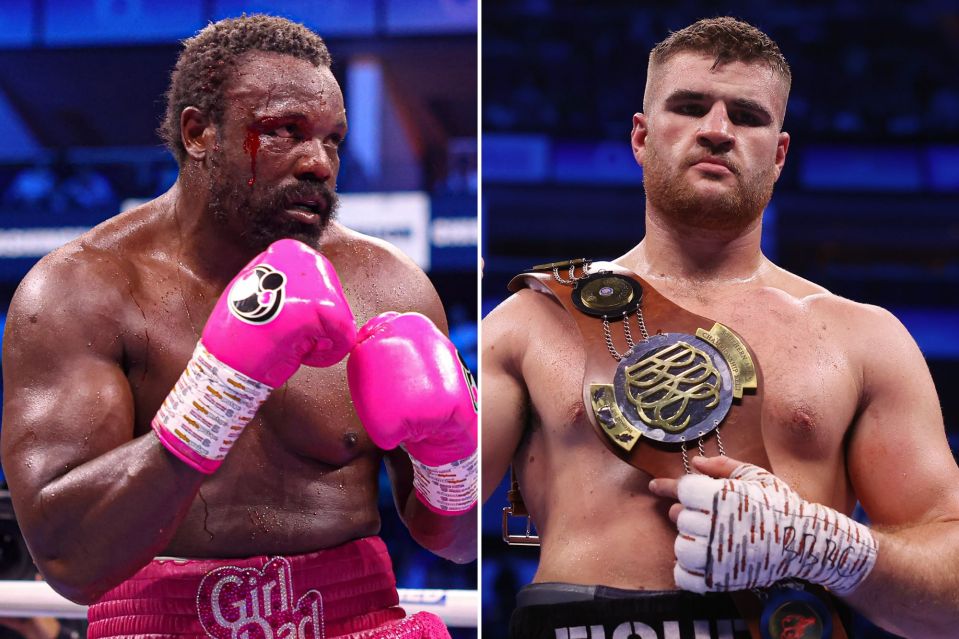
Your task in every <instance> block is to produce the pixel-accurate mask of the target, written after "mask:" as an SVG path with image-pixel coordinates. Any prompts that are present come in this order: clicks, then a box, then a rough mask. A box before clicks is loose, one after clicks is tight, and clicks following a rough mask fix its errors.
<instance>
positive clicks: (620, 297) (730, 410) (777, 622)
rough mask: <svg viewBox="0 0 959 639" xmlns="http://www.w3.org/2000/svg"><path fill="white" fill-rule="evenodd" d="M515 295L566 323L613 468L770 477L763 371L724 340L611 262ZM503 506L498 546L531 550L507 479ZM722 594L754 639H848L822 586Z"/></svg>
mask: <svg viewBox="0 0 959 639" xmlns="http://www.w3.org/2000/svg"><path fill="white" fill-rule="evenodd" d="M521 288H531V289H533V290H536V291H539V292H541V293H545V294H547V295H550V296H552V297H553V298H555V299H556V300H557V301H558V302H559V303H560V304H561V305H562V306H563V308H564V309H566V311H567V312H568V313H569V314H570V315H571V316H572V317H573V319H574V320H575V322H576V326H577V328H578V329H579V332H580V334H581V336H582V339H583V345H584V347H585V350H586V367H585V371H584V376H583V401H584V403H585V405H586V406H587V407H588V408H589V410H587V411H586V413H587V415H588V416H589V421H590V423H591V424H592V425H593V429H594V430H595V432H596V434H597V435H598V436H599V438H600V440H601V441H602V442H603V444H604V445H605V446H606V447H607V448H608V449H609V450H610V451H612V452H613V453H614V454H616V455H617V456H618V457H619V458H620V459H622V460H624V461H625V462H627V463H628V464H630V465H631V466H634V467H635V468H638V469H640V470H642V471H644V472H646V473H648V474H649V475H650V476H652V477H672V478H678V477H681V476H682V475H683V474H685V473H689V472H690V465H689V457H688V450H689V449H690V448H691V447H695V448H696V449H697V451H698V453H699V454H700V455H725V454H726V448H729V449H730V450H731V451H732V453H733V455H734V456H735V457H736V458H737V459H740V460H742V461H745V462H749V463H752V464H755V465H757V466H760V467H763V468H766V469H767V470H770V471H772V468H771V465H770V463H769V459H768V457H767V455H766V448H765V446H764V444H763V435H762V400H763V379H762V370H761V369H760V367H759V361H758V360H757V358H756V356H755V354H754V353H753V351H752V349H750V348H749V345H748V344H746V342H745V340H743V339H742V337H740V336H739V335H738V334H737V333H736V332H735V331H734V330H732V329H731V328H729V327H728V326H725V325H723V324H721V323H719V322H715V321H713V320H710V319H707V318H705V317H702V316H700V315H696V314H695V313H691V312H689V311H687V310H686V309H684V308H682V307H680V306H678V305H677V304H675V303H673V302H671V301H670V300H668V299H666V298H665V297H663V296H662V295H661V294H660V293H659V292H657V291H656V289H654V288H653V287H652V286H651V285H650V284H649V283H648V282H646V281H645V280H643V279H642V278H640V277H639V276H637V275H636V274H634V273H632V272H630V271H628V270H627V269H625V268H622V267H621V266H618V265H616V264H613V263H610V262H594V263H590V262H589V261H587V260H585V259H577V260H569V261H565V262H553V263H550V264H541V265H538V266H534V267H533V268H532V269H531V272H527V273H521V274H519V275H517V276H516V277H514V278H513V279H512V280H511V281H510V283H509V290H510V291H512V292H516V291H518V290H520V289H521ZM631 324H633V325H635V327H636V328H635V332H634V329H633V328H632V327H631ZM720 430H722V432H723V433H726V439H725V442H726V443H725V445H724V439H723V437H722V436H721V435H720ZM509 501H510V506H509V507H507V508H505V509H504V514H503V531H504V532H503V538H504V540H506V541H507V542H508V543H511V544H519V545H537V544H538V543H539V538H538V537H537V536H535V535H534V534H532V532H531V531H532V522H531V519H530V517H529V513H528V511H527V510H526V508H525V505H524V504H523V501H522V496H521V494H520V492H519V484H518V482H517V481H516V479H515V477H514V478H513V479H512V486H511V490H510V494H509ZM509 516H521V517H526V519H527V523H526V533H525V535H522V534H520V535H513V534H510V533H509V530H508V525H507V524H508V519H509ZM730 594H731V595H732V596H733V599H734V601H735V603H736V607H737V608H738V609H739V611H740V613H741V614H742V616H743V618H744V619H745V620H746V621H747V625H748V626H749V630H750V634H751V635H752V636H753V637H755V638H757V639H759V638H760V637H761V638H762V639H798V638H804V639H845V637H846V634H845V631H844V629H843V625H842V623H841V621H840V620H839V617H838V615H837V613H836V611H835V609H834V607H833V606H832V605H831V601H830V598H829V595H828V594H827V593H826V591H825V589H823V588H822V587H820V586H814V585H811V584H807V583H801V582H799V583H796V584H792V583H786V584H777V585H776V586H775V587H772V588H769V589H765V590H762V591H758V592H755V593H754V592H750V591H739V592H733V593H730ZM796 624H799V625H796ZM800 625H801V626H802V627H801V628H800V627H799V626H800Z"/></svg>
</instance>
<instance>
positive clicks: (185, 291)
mask: <svg viewBox="0 0 959 639" xmlns="http://www.w3.org/2000/svg"><path fill="white" fill-rule="evenodd" d="M130 295H131V301H132V302H133V304H132V305H131V307H130V309H129V310H128V313H127V316H128V317H127V322H126V323H127V325H128V327H129V330H128V331H127V332H126V333H125V335H123V336H122V339H123V343H124V359H123V366H124V371H125V373H126V375H127V379H128V380H129V382H130V389H131V392H132V394H133V399H134V405H135V429H136V434H138V435H139V434H143V433H146V432H148V431H149V429H150V421H151V420H152V418H153V416H154V414H155V413H156V411H157V410H158V409H159V407H160V405H161V403H162V402H163V400H164V399H165V397H166V396H167V394H168V393H169V391H170V389H171V388H172V387H173V385H174V384H175V383H176V380H177V379H178V378H179V376H180V374H181V373H182V372H183V369H184V367H185V365H186V363H187V361H188V360H189V359H190V357H191V355H192V353H193V350H194V348H195V346H196V343H197V341H198V340H199V336H200V334H201V333H202V331H203V326H204V325H205V323H206V319H207V317H208V316H209V314H210V312H211V311H212V309H213V306H214V304H215V303H216V300H217V298H218V296H219V291H215V290H210V289H209V287H205V286H203V285H202V284H200V283H197V282H192V281H184V280H183V279H182V278H179V279H178V278H176V277H153V278H152V279H151V286H150V287H139V288H137V289H133V290H131V292H130ZM351 302H353V300H351ZM355 304H356V305H355V306H354V307H353V308H354V309H355V310H354V312H355V314H356V315H357V316H358V319H365V316H366V314H367V313H368V312H369V311H370V310H371V309H370V308H369V304H368V303H366V301H365V300H364V299H357V300H356V302H355ZM236 347H237V348H243V344H237V345H236ZM250 430H251V431H253V432H252V433H251V434H250V436H245V437H243V438H241V439H240V441H239V442H238V443H237V448H236V449H235V450H234V452H233V453H232V454H231V458H232V457H235V456H238V455H239V456H244V457H247V456H248V457H249V458H250V461H251V462H254V463H255V462H256V461H258V460H260V461H262V460H269V461H271V462H275V461H277V460H280V459H283V458H290V459H293V458H308V459H312V460H315V461H318V462H321V463H322V464H325V465H330V466H334V467H341V466H345V465H347V464H349V463H350V462H351V461H353V460H354V459H356V458H357V457H360V456H366V455H371V454H374V453H375V452H376V449H375V447H374V446H373V445H372V443H371V442H370V440H369V438H368V436H367V435H366V432H365V431H364V429H363V427H362V425H361V424H360V422H359V420H358V419H357V417H356V413H355V411H354V409H353V405H352V402H351V400H350V393H349V388H348V385H347V382H346V363H345V360H344V361H342V362H340V363H339V364H336V365H334V366H332V367H329V368H311V367H306V366H304V367H301V368H300V370H299V371H297V372H296V373H295V374H294V375H293V377H292V378H290V380H289V381H288V382H287V383H286V384H284V385H283V386H281V387H280V388H278V389H276V390H274V391H273V393H272V394H271V395H270V397H269V399H267V401H266V403H265V404H264V405H263V406H262V407H261V408H260V410H259V411H258V412H257V415H256V417H255V418H254V420H253V422H252V423H251V424H250Z"/></svg>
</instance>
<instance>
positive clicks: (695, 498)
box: [674, 464, 878, 595]
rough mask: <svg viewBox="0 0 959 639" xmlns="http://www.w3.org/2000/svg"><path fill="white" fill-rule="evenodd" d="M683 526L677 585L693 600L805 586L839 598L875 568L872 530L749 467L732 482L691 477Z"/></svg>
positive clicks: (685, 483) (684, 481)
mask: <svg viewBox="0 0 959 639" xmlns="http://www.w3.org/2000/svg"><path fill="white" fill-rule="evenodd" d="M679 501H680V503H682V504H683V506H684V508H683V510H682V512H681V513H680V515H679V520H678V522H677V525H678V528H679V536H678V537H677V538H676V558H677V563H676V569H675V571H674V576H675V578H676V585H677V586H679V587H680V588H682V589H683V590H691V591H693V592H699V593H703V592H719V591H729V590H744V589H749V588H756V587H763V586H769V585H772V584H773V583H775V582H777V581H779V580H780V579H786V578H799V579H805V580H807V581H811V582H814V583H818V584H821V585H823V586H826V587H827V588H829V589H830V590H832V591H833V592H834V593H836V594H838V595H846V594H849V593H850V592H852V591H853V590H855V588H856V587H857V586H858V585H859V583H860V582H861V581H862V580H863V579H864V578H865V577H866V575H868V574H869V571H870V570H872V567H873V565H874V564H875V562H876V553H877V550H878V546H877V544H876V540H875V539H874V538H873V536H872V533H871V532H870V531H869V529H868V528H867V527H866V526H863V525H862V524H859V523H857V522H855V521H853V520H852V519H850V518H849V517H847V516H845V515H843V514H842V513H839V512H837V511H835V510H833V509H832V508H828V507H826V506H823V505H821V504H813V503H810V502H808V501H805V500H803V499H802V498H801V497H799V496H798V495H797V494H796V493H794V492H793V491H792V489H791V488H790V487H789V486H788V485H787V484H786V483H785V482H783V481H782V480H780V479H779V478H777V477H776V476H775V475H773V474H771V473H769V472H767V471H765V470H763V469H762V468H759V467H758V466H753V465H751V464H743V465H742V466H740V467H739V468H737V469H736V470H735V471H733V473H732V475H731V476H730V478H729V479H713V478H711V477H707V476H705V475H686V476H685V477H683V478H681V479H680V480H679Z"/></svg>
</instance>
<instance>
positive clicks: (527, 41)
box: [482, 0, 959, 639]
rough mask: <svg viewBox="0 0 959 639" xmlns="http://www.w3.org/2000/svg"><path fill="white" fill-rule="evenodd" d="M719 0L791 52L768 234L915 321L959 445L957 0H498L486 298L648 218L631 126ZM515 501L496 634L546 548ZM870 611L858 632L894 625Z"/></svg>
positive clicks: (769, 245) (624, 241)
mask: <svg viewBox="0 0 959 639" xmlns="http://www.w3.org/2000/svg"><path fill="white" fill-rule="evenodd" d="M719 15H732V16H736V17H739V18H742V19H745V20H747V21H749V22H751V23H753V24H755V25H757V26H758V27H759V28H761V29H763V30H764V31H766V32H767V33H768V34H769V35H770V36H772V37H773V39H774V40H776V41H777V42H778V44H779V46H780V48H781V49H782V51H783V53H784V55H785V56H786V58H787V59H788V61H789V64H790V65H791V67H792V71H793V89H792V94H791V96H790V100H789V108H788V112H787V115H786V122H785V130H787V131H788V132H789V133H790V134H791V135H792V141H791V146H790V149H789V156H788V159H787V162H786V167H785V171H784V173H783V175H782V178H781V179H780V180H779V183H778V185H777V187H776V192H775V195H774V196H773V200H772V203H771V204H770V206H769V209H768V210H767V211H766V217H765V224H766V230H765V237H764V251H765V252H766V254H767V255H768V256H769V257H770V258H771V259H772V260H773V261H775V262H777V263H778V264H780V265H782V266H783V267H785V268H786V269H788V270H791V271H793V272H795V273H798V274H799V275H802V276H803V277H806V278H809V279H811V280H813V281H814V282H817V283H819V284H822V285H824V286H826V287H827V288H828V289H830V290H831V291H833V292H835V293H837V294H839V295H843V296H846V297H849V298H852V299H855V300H858V301H862V302H868V303H873V304H878V305H880V306H884V307H886V308H888V309H890V310H891V311H893V312H894V313H895V314H896V315H897V316H898V317H899V319H900V320H901V321H903V323H905V325H906V326H907V327H908V328H909V330H910V332H911V333H912V334H913V336H914V337H915V338H916V340H917V341H918V343H919V346H920V347H921V348H922V350H923V352H924V354H925V356H926V359H927V361H928V363H929V366H930V368H931V369H932V373H933V376H934V378H935V380H936V385H937V387H938V391H939V397H940V400H941V402H942V405H943V411H944V413H945V419H946V427H947V429H948V430H949V433H950V440H951V442H953V450H954V451H955V450H957V449H959V396H957V394H956V392H955V390H954V389H955V388H956V384H957V383H959V339H957V334H959V3H957V2H955V0H919V1H917V2H908V3H907V2H882V3H872V2H864V1H859V0H841V1H839V2H832V1H825V0H813V1H802V2H800V1H798V0H786V1H780V2H773V3H765V2H757V1H744V2H715V1H712V2H710V1H705V0H670V1H669V2H663V1H655V2H644V3H625V2H612V1H595V2H572V1H570V2H563V1H560V0H513V1H507V0H484V1H483V3H482V69H483V74H482V127H483V138H482V158H483V171H482V179H483V198H482V200H483V203H482V206H483V211H482V237H483V246H482V252H483V256H484V258H485V262H486V267H485V275H484V280H483V297H482V305H483V314H486V313H488V312H489V311H490V310H491V309H492V308H493V307H494V306H495V305H496V304H498V303H499V302H500V301H501V300H502V299H504V297H505V296H506V288H505V287H506V283H507V281H508V280H509V278H510V277H511V276H512V275H513V274H515V273H517V272H520V271H522V270H525V269H527V268H528V267H530V266H532V265H533V264H538V263H543V262H550V261H554V260H563V259H569V258H578V257H589V258H594V259H611V258H613V257H616V256H618V255H621V254H623V253H624V252H625V251H626V250H627V249H629V248H630V247H632V246H633V245H634V244H635V243H636V242H637V241H638V240H639V239H640V238H641V237H642V236H643V233H644V228H643V204H644V201H643V190H642V185H641V178H642V172H641V169H640V168H639V167H638V166H637V165H636V164H635V162H634V160H633V157H632V154H631V149H630V144H629V137H628V136H629V130H630V125H631V117H632V114H633V113H634V112H636V111H641V110H642V96H643V88H644V85H645V81H646V63H647V55H648V52H649V50H650V49H651V48H652V46H653V45H654V44H655V43H656V42H658V41H660V40H662V39H663V38H664V37H665V36H666V35H667V33H668V32H669V31H670V30H675V29H679V28H682V27H684V26H686V25H688V24H690V23H692V22H693V21H695V20H697V19H699V18H702V17H710V16H719ZM876 347H877V348H882V344H877V345H876ZM903 426H904V427H908V424H904V425H903ZM505 505H506V497H505V486H501V488H500V490H499V491H498V492H497V494H495V495H494V496H493V497H491V498H490V500H489V501H487V502H486V504H485V506H484V510H483V524H482V526H483V563H482V574H483V578H482V581H483V592H482V597H483V636H484V637H502V636H506V630H505V628H506V625H505V624H506V622H507V616H508V614H509V612H510V611H511V610H512V608H513V594H514V592H515V591H516V589H517V588H518V587H519V586H520V585H522V584H525V583H528V582H529V581H530V579H531V578H532V575H533V571H534V570H535V566H536V552H535V551H530V550H529V549H523V548H508V547H507V546H506V545H505V544H504V543H503V542H502V540H501V539H500V511H501V508H502V506H505ZM515 523H516V524H517V526H518V525H519V522H515ZM517 532H518V530H517ZM636 541H637V544H640V545H641V544H642V540H641V539H637V540H636ZM857 624H858V625H857V627H856V629H855V633H854V635H853V636H855V637H857V638H860V637H862V638H867V639H873V638H878V637H888V636H890V635H888V634H885V633H883V632H881V631H878V630H876V629H874V628H872V627H871V626H870V625H869V624H867V623H866V622H863V621H861V620H859V621H857Z"/></svg>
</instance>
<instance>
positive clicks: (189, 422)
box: [151, 240, 356, 474]
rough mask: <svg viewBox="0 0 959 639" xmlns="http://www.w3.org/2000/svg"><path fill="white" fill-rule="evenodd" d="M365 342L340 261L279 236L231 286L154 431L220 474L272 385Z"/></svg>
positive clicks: (177, 451) (193, 462) (203, 468)
mask: <svg viewBox="0 0 959 639" xmlns="http://www.w3.org/2000/svg"><path fill="white" fill-rule="evenodd" d="M355 341H356V326H355V324H354V322H353V313H352V311H351V310H350V306H349V303H348V302H347V301H346V298H345V297H344V296H343V291H342V288H341V287H340V282H339V279H338V278H337V276H336V271H334V269H333V265H332V264H330V262H329V261H328V260H327V259H326V258H325V257H323V256H322V255H320V254H319V253H317V252H316V251H314V250H313V249H312V248H310V247H308V246H306V245H305V244H303V243H301V242H297V241H296V240H279V241H277V242H274V243H273V244H271V245H270V247H269V248H268V249H267V250H266V251H264V252H263V253H261V254H260V255H258V256H257V257H256V258H254V259H253V261H251V262H250V263H249V264H247V265H246V266H245V267H244V268H243V269H242V270H241V271H240V273H239V274H238V275H237V276H236V277H235V278H234V279H233V281H232V282H230V283H229V284H228V285H227V287H226V289H225V291H224V292H223V294H222V295H221V296H220V299H219V300H218V301H217V303H216V306H215V307H214V308H213V311H212V313H210V317H209V319H207V322H206V325H205V326H204V328H203V335H202V337H201V338H200V341H199V342H198V343H197V346H196V349H195V351H194V353H193V357H192V358H191V359H190V361H189V362H188V363H187V366H186V368H185V369H184V371H183V374H182V375H181V376H180V379H179V380H178V381H177V383H176V385H175V386H174V387H173V390H172V391H171V392H170V394H169V395H168V396H167V398H166V399H165V400H164V402H163V405H162V406H161V407H160V410H159V411H157V414H156V416H155V417H154V418H153V422H152V424H151V425H152V427H153V430H154V432H155V433H156V435H157V437H158V438H159V439H160V441H161V442H162V443H163V445H164V446H165V447H166V448H167V449H169V450H170V452H171V453H173V454H174V455H176V456H177V457H178V458H180V459H181V460H183V461H184V462H186V463H187V464H189V465H190V466H192V467H193V468H195V469H196V470H199V471H200V472H203V473H207V474H209V473H212V472H214V471H215V470H216V469H217V468H218V467H219V466H220V464H221V463H222V462H223V459H224V458H225V457H226V454H227V452H229V450H230V447H231V446H232V445H233V443H234V442H235V441H236V439H237V438H238V437H239V436H240V433H241V432H242V431H243V428H244V427H245V426H246V424H247V423H248V422H249V421H250V420H251V419H253V416H254V415H255V414H256V411H257V409H258V408H259V407H260V405H261V404H262V403H263V402H264V401H265V400H266V398H267V397H268V396H269V394H270V391H271V390H273V389H274V388H276V387H279V386H282V385H283V384H284V383H285V382H286V380H288V379H289V378H290V377H291V376H292V375H293V373H295V372H296V371H297V369H299V367H300V365H301V364H306V365H308V366H317V367H323V366H332V365H333V364H335V363H337V362H338V361H340V360H341V359H343V357H344V356H345V355H346V354H347V353H348V352H349V350H350V349H351V348H352V347H353V344H354V343H355Z"/></svg>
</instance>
